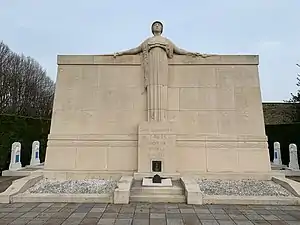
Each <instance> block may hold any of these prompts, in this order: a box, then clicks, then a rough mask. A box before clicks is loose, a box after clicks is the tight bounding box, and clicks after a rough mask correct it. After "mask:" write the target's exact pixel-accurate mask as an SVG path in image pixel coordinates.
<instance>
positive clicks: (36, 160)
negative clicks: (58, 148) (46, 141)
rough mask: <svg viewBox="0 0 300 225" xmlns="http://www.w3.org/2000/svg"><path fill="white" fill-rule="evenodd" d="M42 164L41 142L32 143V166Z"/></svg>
mask: <svg viewBox="0 0 300 225" xmlns="http://www.w3.org/2000/svg"><path fill="white" fill-rule="evenodd" d="M40 163H41V162H40V142H39V141H34V142H33V143H32V149H31V160H30V165H31V166H36V165H39V164H40Z"/></svg>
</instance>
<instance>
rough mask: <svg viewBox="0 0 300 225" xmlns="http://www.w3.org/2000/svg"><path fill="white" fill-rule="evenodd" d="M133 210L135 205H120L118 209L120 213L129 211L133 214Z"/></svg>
mask: <svg viewBox="0 0 300 225" xmlns="http://www.w3.org/2000/svg"><path fill="white" fill-rule="evenodd" d="M134 211H135V207H122V208H121V210H120V211H119V212H120V213H131V214H133V213H134Z"/></svg>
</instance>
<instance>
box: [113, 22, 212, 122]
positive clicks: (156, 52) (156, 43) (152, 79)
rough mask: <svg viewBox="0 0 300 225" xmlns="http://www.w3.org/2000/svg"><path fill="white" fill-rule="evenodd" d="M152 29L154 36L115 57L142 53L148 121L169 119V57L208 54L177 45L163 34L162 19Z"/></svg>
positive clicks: (203, 55)
mask: <svg viewBox="0 0 300 225" xmlns="http://www.w3.org/2000/svg"><path fill="white" fill-rule="evenodd" d="M151 29H152V33H153V36H152V37H150V38H148V39H146V40H145V41H144V42H143V43H142V44H141V45H139V46H138V47H136V48H133V49H129V50H127V51H123V52H117V53H115V54H114V57H117V56H120V55H135V54H139V53H142V64H143V68H144V79H145V89H146V91H147V106H148V121H151V120H154V121H163V120H166V119H167V115H166V113H167V90H168V89H167V85H168V59H169V58H170V59H171V58H172V57H173V55H174V54H178V55H191V56H194V57H196V56H201V57H207V56H208V55H205V54H200V53H195V52H189V51H186V50H184V49H181V48H179V47H177V46H176V45H175V44H173V43H172V42H171V41H170V40H169V39H167V38H165V37H163V36H162V32H163V24H162V23H161V22H160V21H155V22H154V23H153V24H152V26H151Z"/></svg>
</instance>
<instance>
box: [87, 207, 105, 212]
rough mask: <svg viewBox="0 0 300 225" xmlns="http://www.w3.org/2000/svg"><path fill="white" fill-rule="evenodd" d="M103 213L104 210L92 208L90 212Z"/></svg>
mask: <svg viewBox="0 0 300 225" xmlns="http://www.w3.org/2000/svg"><path fill="white" fill-rule="evenodd" d="M104 211H105V208H92V209H91V211H90V212H99V213H100V212H101V213H103V212H104Z"/></svg>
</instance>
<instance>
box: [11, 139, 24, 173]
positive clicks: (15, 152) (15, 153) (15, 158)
mask: <svg viewBox="0 0 300 225" xmlns="http://www.w3.org/2000/svg"><path fill="white" fill-rule="evenodd" d="M21 168H22V164H21V143H20V142H14V143H13V144H12V146H11V156H10V164H9V170H18V169H21Z"/></svg>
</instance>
